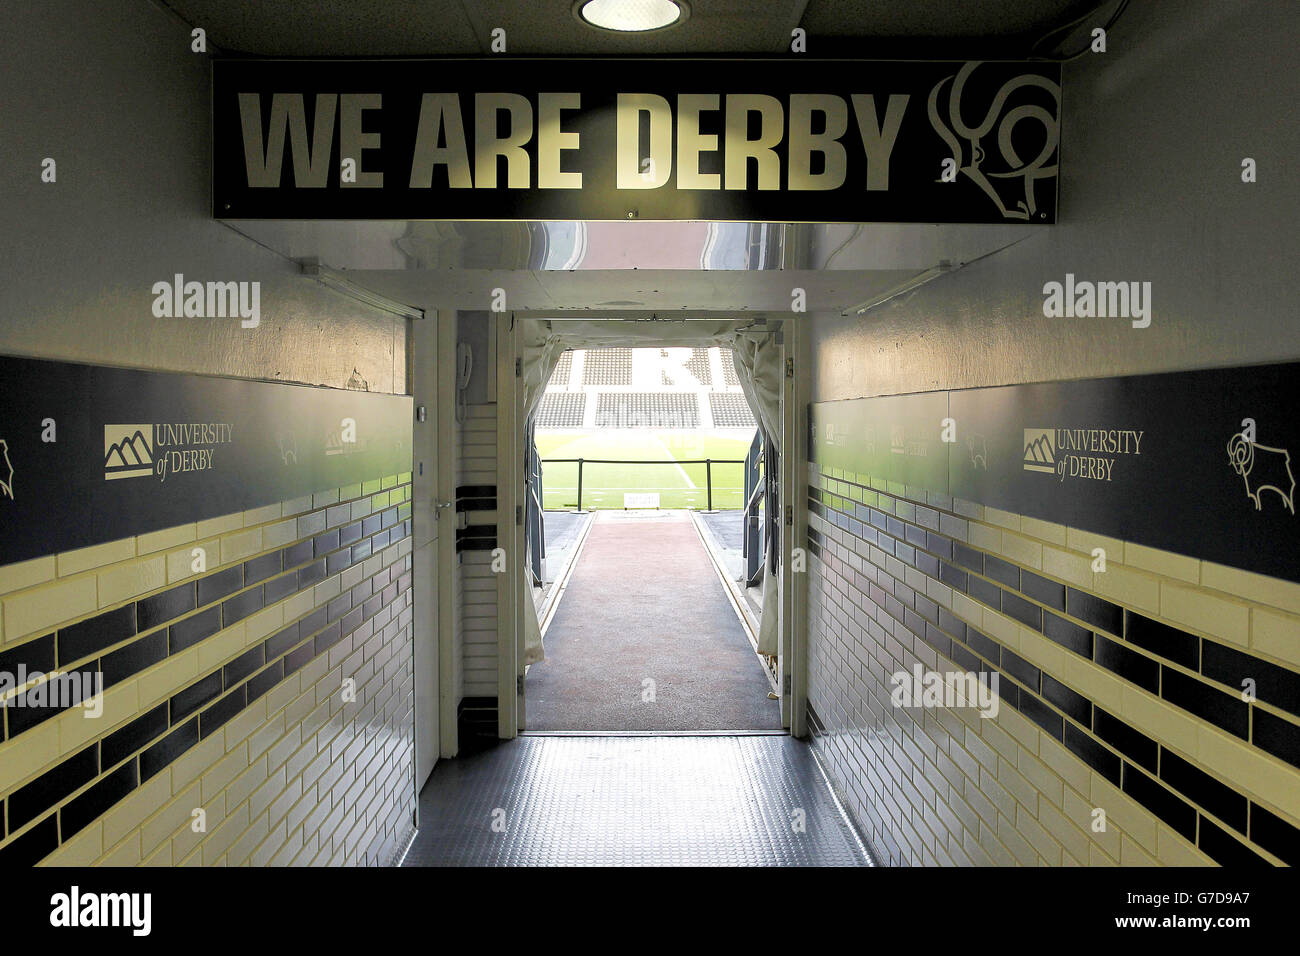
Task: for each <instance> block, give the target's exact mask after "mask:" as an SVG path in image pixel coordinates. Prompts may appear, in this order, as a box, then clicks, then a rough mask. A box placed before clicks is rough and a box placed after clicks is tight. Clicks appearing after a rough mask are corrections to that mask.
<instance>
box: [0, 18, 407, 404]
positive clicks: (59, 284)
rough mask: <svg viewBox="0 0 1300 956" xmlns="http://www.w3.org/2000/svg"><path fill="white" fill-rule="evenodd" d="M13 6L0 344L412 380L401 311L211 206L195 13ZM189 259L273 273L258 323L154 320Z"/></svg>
mask: <svg viewBox="0 0 1300 956" xmlns="http://www.w3.org/2000/svg"><path fill="white" fill-rule="evenodd" d="M5 18H6V29H5V30H4V31H3V36H0V64H3V65H2V66H0V71H3V85H4V89H5V91H6V104H5V109H4V110H3V112H2V113H0V169H2V170H3V171H4V172H3V174H4V202H3V203H0V287H3V289H4V294H3V297H2V298H0V352H5V353H9V354H14V355H27V356H32V357H36V358H53V359H63V360H68V361H83V362H90V363H94V364H101V365H124V366H133V367H140V368H155V369H166V370H173V371H190V372H203V373H208V374H215V375H233V376H238V377H242V378H262V379H269V380H273V381H286V382H305V383H308V384H312V385H329V386H333V387H335V388H342V387H345V386H346V387H358V388H362V387H364V388H367V389H369V390H370V391H386V392H405V391H406V386H407V382H406V331H405V327H404V321H403V320H400V319H394V318H393V317H391V316H386V315H384V314H383V313H380V312H376V311H374V310H372V309H368V308H366V307H365V306H361V305H359V304H357V303H355V302H352V301H351V300H349V299H347V298H345V297H343V296H341V295H339V294H338V293H336V292H332V291H330V290H328V289H325V288H323V287H321V286H319V285H318V284H317V283H315V282H314V281H313V280H311V279H308V278H305V277H303V276H301V275H299V274H298V272H299V269H298V266H297V265H296V264H294V263H293V262H290V261H289V260H287V259H285V258H284V257H282V256H280V255H278V254H276V253H273V252H270V251H269V250H266V249H263V248H261V247H259V246H257V245H255V244H254V243H252V242H250V241H249V240H248V239H245V238H244V237H242V236H240V235H239V234H238V233H236V232H234V231H233V230H231V229H229V228H227V227H225V226H223V225H221V224H219V223H216V222H214V221H212V219H211V217H210V209H209V198H208V170H209V166H210V163H209V154H210V147H209V133H208V124H209V111H210V107H209V93H208V73H209V59H208V57H207V56H206V55H204V54H199V53H193V52H191V51H190V36H189V31H188V29H187V28H186V27H185V25H184V24H182V23H180V22H179V21H178V20H176V19H175V18H174V17H172V16H171V15H170V14H169V13H167V12H165V11H164V10H163V9H162V8H161V7H160V6H156V5H154V4H153V3H150V2H146V0H105V2H102V3H89V4H88V3H80V2H76V0H14V2H12V3H9V4H7V5H6V8H5ZM47 157H49V158H52V159H54V160H55V162H56V164H57V165H56V168H55V171H56V175H57V179H56V181H55V182H53V183H45V182H42V181H41V169H42V167H41V163H42V160H44V159H45V158H47ZM176 273H180V274H182V275H184V276H185V278H186V280H191V279H193V280H198V281H209V280H212V281H258V282H260V283H261V325H260V326H259V327H258V328H255V329H244V328H241V327H240V323H239V321H238V320H236V319H229V318H217V319H207V318H203V319H200V318H179V319H159V318H155V317H154V315H153V312H152V306H153V302H154V295H153V293H152V291H151V290H152V287H153V284H154V283H155V282H160V281H168V282H170V281H171V280H172V277H173V276H174V275H175V274H176ZM354 372H355V376H354ZM349 382H351V385H349ZM362 382H364V385H362V384H361V383H362Z"/></svg>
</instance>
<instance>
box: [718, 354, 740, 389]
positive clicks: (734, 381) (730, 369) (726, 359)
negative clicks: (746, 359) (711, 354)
mask: <svg viewBox="0 0 1300 956" xmlns="http://www.w3.org/2000/svg"><path fill="white" fill-rule="evenodd" d="M718 351H719V352H721V353H722V384H723V385H724V386H726V387H727V388H731V387H732V386H735V387H736V388H740V379H738V378H736V366H735V365H733V364H732V361H731V349H718Z"/></svg>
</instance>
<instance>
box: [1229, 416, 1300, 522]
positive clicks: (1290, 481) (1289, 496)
mask: <svg viewBox="0 0 1300 956" xmlns="http://www.w3.org/2000/svg"><path fill="white" fill-rule="evenodd" d="M1228 460H1229V461H1230V462H1232V468H1233V470H1234V471H1235V472H1236V473H1237V474H1239V475H1241V480H1242V481H1244V482H1245V483H1246V496H1247V497H1248V498H1250V500H1251V501H1253V502H1255V510H1256V511H1259V510H1260V509H1261V507H1262V502H1261V501H1260V496H1261V495H1262V494H1263V493H1264V492H1265V491H1274V492H1277V494H1278V495H1279V496H1280V497H1281V498H1282V503H1283V504H1285V505H1286V508H1287V510H1288V511H1290V512H1291V513H1292V514H1295V475H1293V474H1292V473H1291V453H1290V452H1289V451H1287V450H1286V449H1285V448H1270V447H1269V446H1268V445H1261V444H1259V443H1258V442H1253V441H1251V440H1250V439H1249V438H1247V437H1246V435H1245V433H1243V432H1238V433H1237V434H1236V435H1233V436H1232V440H1231V441H1229V442H1228Z"/></svg>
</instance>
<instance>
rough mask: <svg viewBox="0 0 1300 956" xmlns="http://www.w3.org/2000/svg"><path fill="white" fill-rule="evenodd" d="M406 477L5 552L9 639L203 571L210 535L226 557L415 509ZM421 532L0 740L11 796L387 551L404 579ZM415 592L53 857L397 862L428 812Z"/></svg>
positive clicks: (1, 787) (2, 772)
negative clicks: (95, 711) (420, 805)
mask: <svg viewBox="0 0 1300 956" xmlns="http://www.w3.org/2000/svg"><path fill="white" fill-rule="evenodd" d="M410 477H411V476H410V475H409V474H403V475H392V476H388V477H387V478H384V479H376V480H375V481H372V482H366V483H364V485H362V484H356V485H351V486H348V487H344V488H335V489H330V490H329V491H326V492H322V493H320V494H317V495H314V496H308V497H305V498H302V499H298V500H296V501H288V502H283V503H281V504H276V505H272V506H269V507H265V508H259V509H256V510H253V511H246V512H242V513H238V514H232V515H227V516H224V517H222V518H217V519H212V520H209V521H201V522H198V523H197V524H187V525H183V526H180V527H176V528H170V529H166V530H164V531H157V532H151V533H149V534H145V535H141V536H139V537H136V538H129V539H125V540H123V541H118V542H112V543H109V544H105V545H98V546H95V547H92V548H85V549H81V550H78V551H74V552H68V553H65V554H60V555H51V556H48V557H43V558H37V559H34V560H32V561H26V562H23V563H21V564H16V565H9V566H7V567H3V568H0V621H3V627H4V631H3V644H0V649H8V648H10V647H13V646H16V645H17V644H18V643H20V642H21V641H23V640H24V639H25V638H28V637H32V636H35V635H37V634H38V632H39V633H45V632H47V631H48V630H49V629H51V628H54V627H59V626H65V625H68V624H71V623H74V622H76V621H77V620H78V619H79V618H84V617H86V616H88V615H91V614H94V613H98V612H99V611H101V610H103V609H106V608H111V607H113V606H115V605H118V604H120V603H121V602H125V601H129V600H134V599H136V598H139V597H144V596H147V595H148V594H150V593H152V592H154V591H158V590H161V589H163V588H164V587H166V586H168V585H171V584H174V583H175V582H177V581H179V580H182V579H183V578H186V577H188V576H190V575H191V573H192V572H191V570H190V561H191V558H190V553H191V549H192V548H193V547H194V546H195V545H196V544H197V545H201V546H203V547H205V548H206V549H207V552H208V554H209V556H210V561H209V565H208V568H207V572H213V571H219V570H221V568H222V567H223V566H225V565H228V564H232V563H234V562H237V561H243V560H246V559H248V558H251V557H255V556H257V555H258V554H259V553H262V552H267V551H271V550H274V549H277V548H280V547H283V546H285V545H288V544H290V543H292V542H293V541H296V540H298V539H299V538H302V537H306V536H308V535H310V534H314V533H317V532H318V531H321V530H325V529H326V528H327V527H335V526H338V525H341V524H343V523H345V522H347V521H352V520H356V519H358V518H362V517H364V516H366V515H369V514H371V513H373V512H377V511H381V510H384V509H386V508H389V507H392V506H394V505H397V506H399V507H400V509H401V512H400V513H401V514H402V515H403V516H405V515H407V514H409V510H410ZM411 542H412V538H411V537H410V536H409V535H408V536H406V537H404V538H402V539H401V540H399V541H397V542H395V543H393V544H391V545H389V546H387V547H385V548H383V549H381V550H379V551H377V552H376V553H374V554H372V555H371V556H370V557H369V558H367V559H365V560H364V561H361V562H359V563H357V564H354V565H353V566H351V567H349V568H348V569H346V570H344V571H342V572H340V573H336V574H334V575H332V576H330V577H326V578H325V579H324V580H321V581H319V582H317V583H315V584H314V585H312V586H309V587H307V588H306V589H304V590H302V591H299V592H298V593H296V594H293V595H291V596H290V597H288V598H286V599H284V600H282V601H280V602H278V603H276V604H274V605H272V606H269V607H266V608H265V609H263V610H261V611H259V612H257V613H256V614H254V615H252V616H251V617H248V618H245V619H244V620H242V621H239V622H238V623H236V624H234V625H233V626H231V627H228V628H226V629H224V630H222V631H220V632H218V633H217V634H215V635H213V636H211V637H209V638H207V639H205V640H204V641H202V642H200V643H199V644H197V645H195V646H194V647H192V648H190V649H188V650H186V651H184V652H182V653H179V654H175V655H172V656H170V657H167V658H166V659H164V660H162V661H161V662H159V663H158V664H156V665H154V666H152V667H150V668H148V669H147V670H144V671H142V672H140V673H139V674H137V675H135V676H133V677H131V678H130V679H128V680H126V681H123V682H122V683H120V684H117V685H114V686H113V687H112V688H110V689H109V690H108V691H107V693H105V695H104V714H103V717H102V718H100V719H98V720H88V719H86V718H84V717H83V715H82V712H81V711H80V710H79V709H77V708H73V709H72V710H71V711H68V712H66V713H64V714H62V715H60V716H58V717H54V718H51V719H49V720H47V721H45V722H44V723H42V724H39V725H37V726H36V727H34V728H32V729H31V730H29V731H27V732H25V733H21V734H19V735H17V736H16V737H13V738H11V739H9V740H7V741H5V742H4V743H3V744H0V796H3V795H6V794H8V793H10V792H12V791H14V790H16V789H17V788H19V787H21V786H22V785H23V784H25V783H27V782H29V781H30V780H31V779H33V778H35V777H36V776H38V775H39V774H41V773H42V772H44V771H45V770H47V769H49V768H50V767H52V766H54V765H55V764H57V763H58V762H59V761H60V760H62V759H63V758H65V757H66V756H68V755H69V754H71V753H72V752H74V751H75V750H76V749H77V748H79V747H81V746H83V745H85V744H86V743H87V742H89V741H90V740H93V739H96V738H100V737H103V736H105V735H107V734H108V733H111V732H112V731H113V730H115V729H117V728H119V727H120V726H122V725H123V724H125V723H126V722H128V721H129V720H131V719H133V718H135V717H136V716H138V715H139V714H140V713H143V712H144V711H146V710H147V709H148V708H150V707H151V706H155V705H156V704H157V703H158V702H160V701H163V700H166V699H167V698H168V697H170V696H171V695H173V694H175V693H176V692H177V691H179V690H182V689H183V688H185V687H186V686H187V685H189V684H191V683H193V682H194V681H195V680H196V679H198V678H199V677H201V676H204V675H206V674H208V673H210V672H211V671H212V670H213V669H215V668H217V667H220V666H222V665H223V664H225V663H228V662H229V661H230V660H232V659H233V658H235V657H236V656H238V655H239V654H241V653H243V652H244V651H245V650H246V649H247V648H249V647H251V646H253V645H255V644H256V643H257V642H258V641H260V640H262V639H264V638H265V637H267V636H268V635H269V634H271V633H272V632H274V631H275V630H276V629H278V628H279V627H281V626H283V625H285V624H289V623H292V622H293V621H294V620H296V619H297V618H300V617H302V616H304V615H306V614H308V613H310V612H312V611H313V610H314V609H315V608H318V607H320V606H321V605H323V604H325V603H327V602H329V601H330V600H331V599H333V598H334V597H335V596H337V595H338V594H340V593H341V591H342V590H343V589H345V588H350V587H352V586H354V585H355V584H357V583H358V582H360V581H361V580H362V579H363V578H366V577H370V576H373V575H375V574H380V573H382V572H383V571H384V570H385V569H389V573H390V574H391V577H392V579H393V580H396V579H397V577H398V576H399V575H401V574H403V573H405V572H406V571H407V570H409V569H410V567H411V557H410V551H411ZM411 595H412V592H411V590H410V589H407V590H405V591H399V592H398V594H397V597H396V599H395V600H394V601H393V602H392V603H390V604H388V605H387V606H385V607H383V608H381V609H380V610H379V612H378V613H377V614H376V615H375V616H374V617H372V618H370V619H369V620H366V621H365V622H364V623H363V624H361V625H360V627H358V628H357V629H356V631H354V632H353V633H352V634H351V635H350V636H348V637H345V638H344V639H343V640H341V641H340V642H339V643H337V644H335V645H334V646H333V647H331V648H330V649H329V650H328V651H326V652H325V653H323V654H321V655H320V656H319V657H316V658H315V659H314V660H311V661H310V662H309V663H307V664H306V665H305V666H303V667H302V668H301V669H300V670H298V671H296V672H294V673H293V674H292V675H291V676H290V677H289V678H287V679H285V680H283V681H281V682H280V683H279V684H277V685H276V686H275V687H273V688H272V689H271V690H270V691H269V692H268V693H266V694H265V695H263V696H262V697H260V698H259V699H258V700H256V701H255V702H254V703H253V704H252V705H251V706H249V707H248V708H246V709H245V710H244V711H242V712H241V713H239V714H238V715H237V716H235V717H234V718H233V719H231V720H230V721H229V722H228V723H226V724H225V725H224V726H223V727H221V728H220V729H219V730H218V731H217V732H215V733H213V734H212V735H210V736H208V737H207V738H206V739H204V740H202V741H201V742H199V743H198V744H197V745H195V746H194V747H192V748H191V749H190V750H188V751H187V752H185V753H184V754H183V755H181V756H180V757H179V758H177V759H176V760H175V761H174V762H172V763H171V764H170V765H169V766H167V767H166V768H165V769H164V770H162V771H161V772H160V773H158V774H157V775H156V776H154V777H152V778H151V779H149V780H147V781H146V782H145V783H144V784H143V785H142V786H141V787H139V788H137V789H136V790H134V791H133V792H132V793H131V794H130V795H129V796H127V797H126V798H125V799H124V800H122V801H121V802H119V803H117V804H116V805H114V806H112V807H111V808H110V809H109V810H108V811H107V812H106V813H104V814H103V815H102V816H101V817H100V818H99V819H98V820H96V821H95V822H93V823H92V824H91V825H90V826H88V827H86V828H85V829H84V830H82V831H81V832H79V833H78V834H76V836H74V837H73V838H72V839H71V840H69V841H67V842H64V843H63V844H62V845H61V846H60V847H59V848H58V850H57V851H55V853H54V854H52V855H51V856H49V857H47V858H46V860H45V862H46V863H49V864H90V863H99V864H105V865H135V864H139V863H144V864H154V865H172V864H175V865H205V866H208V865H230V866H234V865H264V864H277V865H278V864H294V865H308V864H313V865H319V864H331V865H335V864H348V865H351V864H368V865H376V864H384V863H387V862H391V861H392V859H393V857H394V856H395V854H396V853H397V852H399V850H400V849H401V847H403V846H404V844H405V840H406V839H407V838H408V837H409V835H410V833H411V829H412V821H413V812H414V778H413V775H414V769H413V762H412V730H413V719H414V718H413V698H412V679H413V678H412V668H413V659H412V645H411V627H412V610H411ZM133 639H134V638H133ZM346 680H351V681H352V682H354V683H355V699H353V700H345V699H344V694H343V693H342V688H343V686H344V682H345V681H346ZM84 789H85V788H83V790H84ZM80 792H82V791H78V792H77V793H74V794H71V795H69V797H68V798H67V799H69V800H71V799H74V798H75V797H76V796H77V795H78V794H79V793H80ZM198 808H202V809H203V810H204V811H205V813H206V827H205V828H204V829H203V830H202V831H201V832H196V828H195V826H194V820H195V810H196V809H198ZM22 832H24V831H22V830H20V831H19V832H18V833H16V834H14V833H11V834H10V837H9V840H12V839H14V838H15V837H17V836H21V834H22ZM6 842H8V841H6Z"/></svg>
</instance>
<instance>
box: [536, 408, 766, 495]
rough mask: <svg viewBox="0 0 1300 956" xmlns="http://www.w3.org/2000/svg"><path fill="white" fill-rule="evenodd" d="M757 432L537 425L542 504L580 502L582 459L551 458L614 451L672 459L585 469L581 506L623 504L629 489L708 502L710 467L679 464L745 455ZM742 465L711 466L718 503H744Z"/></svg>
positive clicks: (618, 456)
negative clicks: (543, 427) (707, 473)
mask: <svg viewBox="0 0 1300 956" xmlns="http://www.w3.org/2000/svg"><path fill="white" fill-rule="evenodd" d="M753 438H754V433H753V431H752V430H748V429H738V428H719V429H713V430H711V431H706V430H703V429H701V430H695V431H656V430H652V429H631V428H624V429H619V428H606V429H596V430H587V431H582V430H561V429H556V430H546V431H543V430H541V429H538V430H537V450H538V452H539V453H540V455H541V457H542V462H543V466H542V492H543V494H542V497H543V502H542V507H543V508H545V509H547V510H548V511H550V510H572V509H573V508H574V507H576V506H577V501H578V466H577V465H576V464H560V463H551V464H547V463H546V461H547V459H554V458H584V459H592V458H597V459H600V458H607V459H608V458H613V459H622V460H631V461H638V462H640V461H654V460H665V461H667V460H671V461H672V462H673V464H667V465H650V464H646V465H641V464H636V465H597V464H591V463H590V462H587V463H585V464H584V465H583V469H582V507H583V509H584V510H592V509H600V508H622V507H623V495H624V494H625V493H628V492H634V493H635V492H649V491H655V492H658V493H659V506H660V507H661V508H697V509H703V508H705V507H706V504H707V502H706V498H707V488H706V483H705V471H706V467H705V465H704V464H703V463H701V464H698V465H686V464H677V462H682V461H687V460H690V459H704V458H711V459H713V460H714V461H715V462H716V461H717V460H719V459H723V460H725V459H733V460H735V461H737V462H741V461H743V460H744V458H745V455H746V454H747V453H748V452H749V446H750V443H751V442H752V441H753ZM744 473H745V466H744V465H743V464H734V465H720V464H716V463H715V464H714V465H713V507H714V508H715V509H719V510H720V509H734V508H743V507H744V501H743V500H742V498H743V497H744V488H745V477H744Z"/></svg>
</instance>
